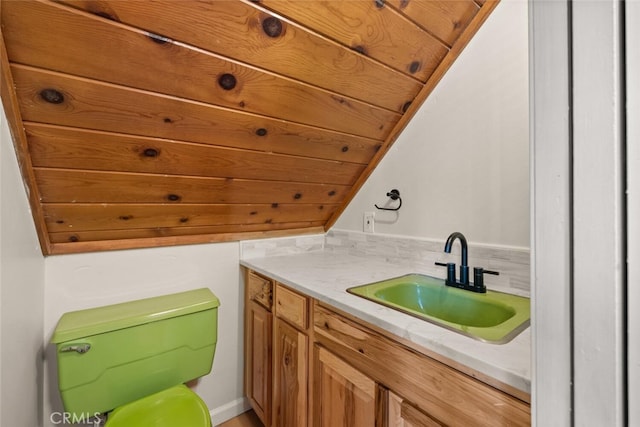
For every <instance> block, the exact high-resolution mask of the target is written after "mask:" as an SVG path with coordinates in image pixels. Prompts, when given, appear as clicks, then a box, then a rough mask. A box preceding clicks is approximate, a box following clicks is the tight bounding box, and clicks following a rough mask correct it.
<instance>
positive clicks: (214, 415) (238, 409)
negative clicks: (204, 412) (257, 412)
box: [209, 397, 251, 426]
mask: <svg viewBox="0 0 640 427" xmlns="http://www.w3.org/2000/svg"><path fill="white" fill-rule="evenodd" d="M249 409H251V406H250V405H249V401H248V400H247V399H246V398H244V397H241V398H239V399H236V400H233V401H231V402H228V403H225V404H224V405H222V406H218V407H217V408H213V409H211V410H210V411H209V413H210V414H211V423H212V425H213V426H217V425H218V424H222V423H223V422H225V421H228V420H230V419H231V418H234V417H237V416H238V415H240V414H242V413H244V412H247V411H248V410H249Z"/></svg>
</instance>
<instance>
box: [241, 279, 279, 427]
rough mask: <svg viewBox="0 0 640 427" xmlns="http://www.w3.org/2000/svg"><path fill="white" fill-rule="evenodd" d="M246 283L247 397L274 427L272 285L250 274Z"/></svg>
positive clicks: (257, 411)
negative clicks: (272, 422)
mask: <svg viewBox="0 0 640 427" xmlns="http://www.w3.org/2000/svg"><path fill="white" fill-rule="evenodd" d="M245 277H246V281H245V283H246V284H247V286H246V292H245V370H244V372H245V381H244V387H245V395H246V396H247V398H248V399H249V403H250V404H251V406H252V407H253V409H254V411H255V413H256V415H258V418H260V420H261V421H262V423H263V424H264V425H265V426H267V427H268V426H270V425H271V387H272V383H271V373H272V366H271V345H272V336H271V332H272V330H273V326H272V323H273V322H272V314H271V301H272V298H271V295H272V286H273V283H272V282H271V281H270V280H269V279H266V278H264V277H261V276H258V275H256V274H255V273H252V272H248V273H247V275H246V276H245Z"/></svg>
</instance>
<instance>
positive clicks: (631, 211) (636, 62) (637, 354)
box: [625, 1, 640, 426]
mask: <svg viewBox="0 0 640 427" xmlns="http://www.w3.org/2000/svg"><path fill="white" fill-rule="evenodd" d="M625 18H626V23H625V27H626V54H627V61H626V63H627V185H628V188H627V191H628V192H627V209H628V211H627V226H628V229H627V236H628V239H629V240H628V247H627V249H628V252H627V268H628V270H627V274H628V276H627V277H628V281H627V286H628V294H627V303H628V306H627V314H628V316H629V317H628V322H629V329H628V340H629V341H628V346H629V354H628V361H629V364H628V368H629V372H628V374H629V398H628V402H636V403H635V404H629V405H628V406H629V407H628V409H629V425H630V426H639V425H640V405H638V404H637V402H640V262H639V261H638V260H640V119H638V117H640V80H639V79H638V78H637V76H638V75H640V2H639V1H627V2H626V3H625Z"/></svg>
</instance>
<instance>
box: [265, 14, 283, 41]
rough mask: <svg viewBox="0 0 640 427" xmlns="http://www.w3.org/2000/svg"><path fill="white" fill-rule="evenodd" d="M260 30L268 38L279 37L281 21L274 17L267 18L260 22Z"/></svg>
mask: <svg viewBox="0 0 640 427" xmlns="http://www.w3.org/2000/svg"><path fill="white" fill-rule="evenodd" d="M262 29H263V30H264V33H265V34H266V35H268V36H269V37H272V38H276V37H280V35H281V34H282V21H280V20H279V19H278V18H276V17H275V16H269V17H268V18H265V19H264V20H263V21H262Z"/></svg>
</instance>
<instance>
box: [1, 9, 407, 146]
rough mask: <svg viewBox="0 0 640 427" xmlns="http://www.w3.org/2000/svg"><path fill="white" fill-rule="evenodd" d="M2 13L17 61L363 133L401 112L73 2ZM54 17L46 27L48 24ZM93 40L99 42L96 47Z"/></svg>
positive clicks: (395, 119)
mask: <svg viewBox="0 0 640 427" xmlns="http://www.w3.org/2000/svg"><path fill="white" fill-rule="evenodd" d="M4 15H5V28H4V34H5V38H6V39H7V45H8V46H10V47H11V51H10V52H9V54H10V56H11V58H12V61H13V62H16V63H20V64H25V65H30V66H34V67H39V68H45V69H49V70H55V71H59V72H63V73H66V74H72V75H77V76H82V77H86V78H92V79H97V80H100V81H105V82H109V83H115V84H119V85H124V86H129V87H133V88H137V89H144V90H148V91H151V92H157V93H163V94H167V95H172V96H175V97H178V98H184V99H190V100H196V101H201V102H204V103H208V104H213V105H219V106H223V107H228V108H232V109H237V110H241V111H247V112H252V113H256V114H261V115H267V116H272V117H278V118H280V119H284V120H288V121H292V122H296V123H303V124H307V125H311V126H317V127H321V128H328V129H333V130H337V131H341V132H346V133H354V134H361V130H362V127H363V126H364V127H372V126H373V127H378V126H379V125H380V124H381V123H385V122H391V123H394V122H396V121H397V120H398V119H399V117H400V114H399V112H396V113H393V112H391V111H388V110H384V109H381V108H380V107H376V106H373V105H370V104H365V103H363V102H361V101H358V100H355V99H349V98H346V97H344V96H343V95H341V94H337V93H332V92H328V91H326V90H323V89H318V88H316V87H313V86H310V85H307V84H303V83H300V82H297V81H295V80H292V79H289V78H283V77H279V76H277V75H274V74H271V73H265V72H262V71H259V70H256V69H255V68H251V67H247V66H243V65H241V64H239V63H236V62H230V61H229V60H225V59H224V58H221V57H218V56H214V55H211V54H208V53H207V52H204V51H202V50H199V49H193V48H191V47H190V46H187V45H184V44H180V43H177V42H175V43H174V42H166V43H157V42H156V41H154V40H155V39H153V38H151V37H149V36H148V34H147V33H145V32H143V31H140V30H134V29H131V28H127V27H125V26H123V25H117V24H115V23H114V22H112V21H107V20H104V19H100V18H96V17H95V16H93V15H90V14H86V13H83V12H80V11H77V10H75V9H72V8H68V7H64V6H60V5H55V4H51V3H39V2H27V1H19V2H15V1H14V2H9V3H7V6H6V7H5V10H4ZM54 20H55V21H56V27H57V29H56V31H55V32H53V33H52V32H51V31H50V28H49V26H48V24H49V23H50V22H52V21H54ZM78 34H82V35H83V36H82V37H78V36H77V35H78ZM59 46H64V47H65V48H64V49H59ZM96 46H102V48H101V49H100V53H99V54H96ZM77 58H87V60H86V61H78V60H77ZM123 64H126V65H123ZM400 107H401V106H397V109H398V110H400Z"/></svg>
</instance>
